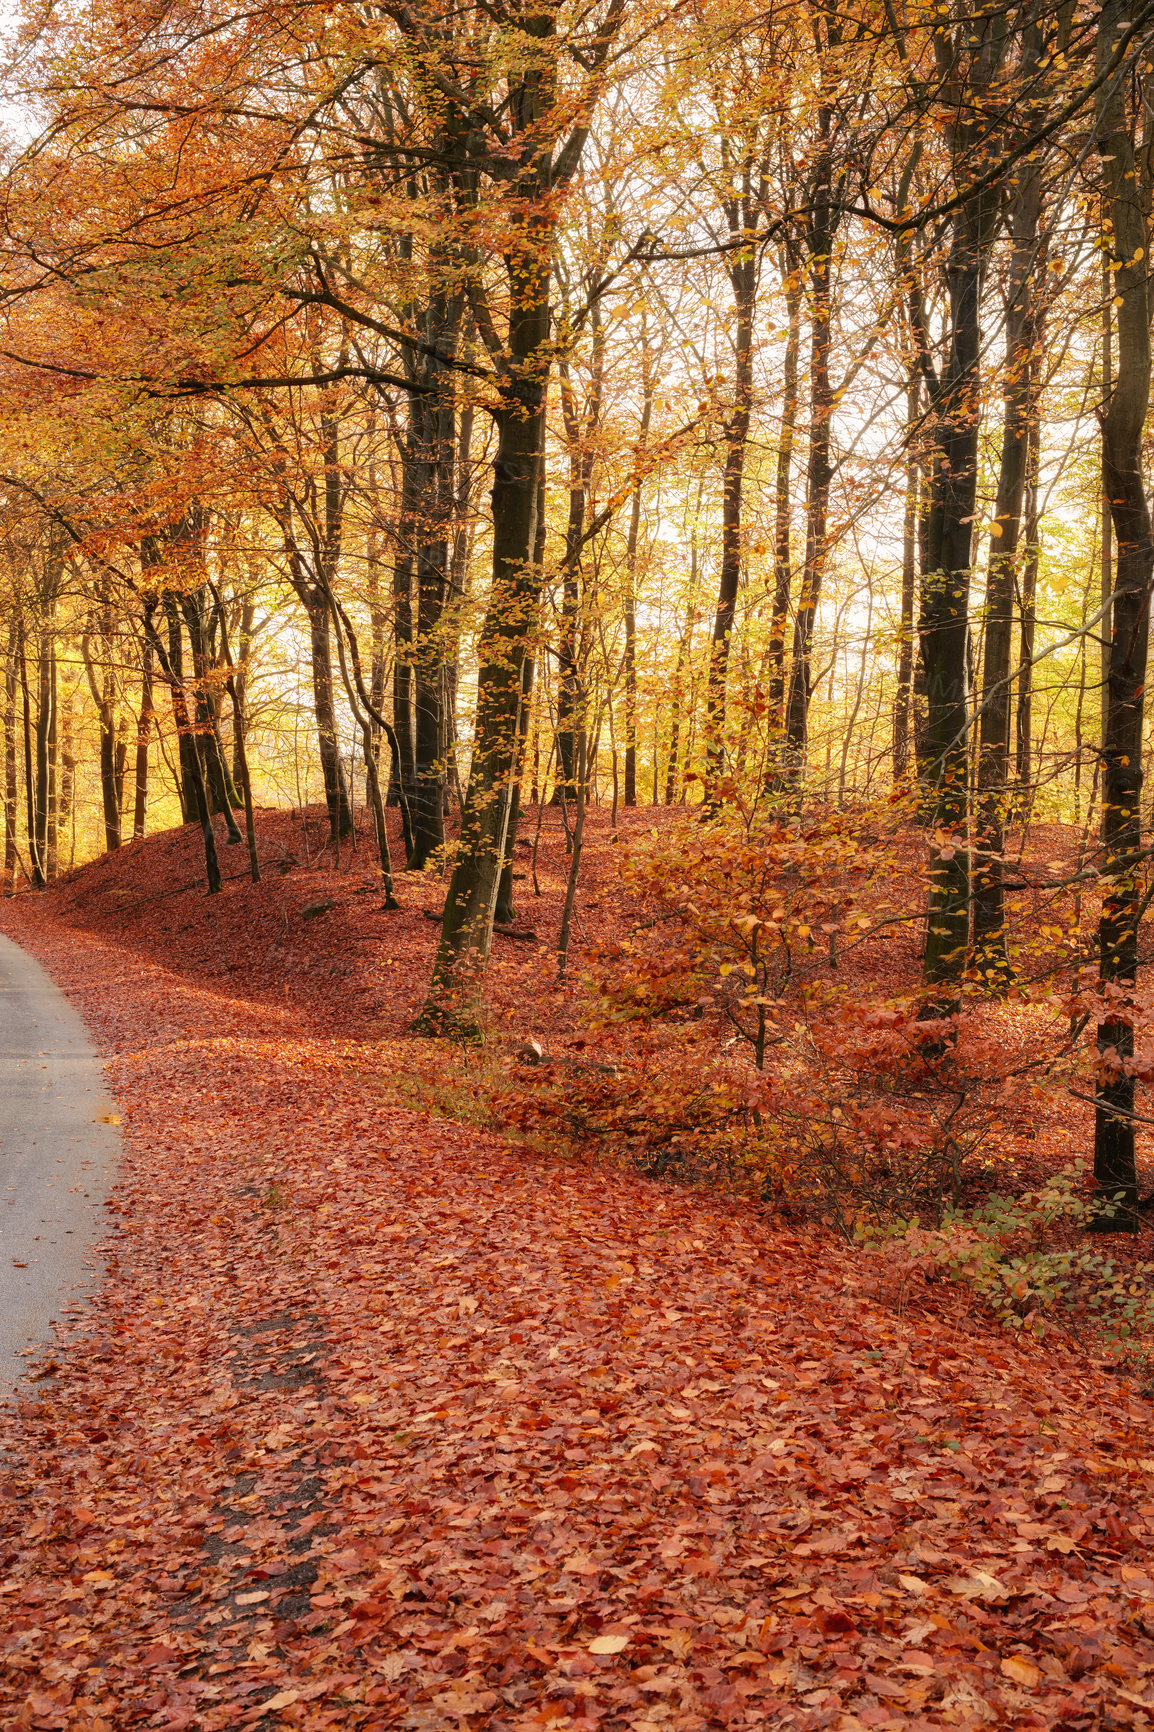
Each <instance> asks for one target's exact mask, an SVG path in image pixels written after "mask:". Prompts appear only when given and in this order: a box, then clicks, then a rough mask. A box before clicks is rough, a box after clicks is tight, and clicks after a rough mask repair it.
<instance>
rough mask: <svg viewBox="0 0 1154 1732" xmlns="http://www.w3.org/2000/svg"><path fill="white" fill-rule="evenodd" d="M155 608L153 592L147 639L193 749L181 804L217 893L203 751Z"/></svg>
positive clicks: (175, 625) (174, 636)
mask: <svg viewBox="0 0 1154 1732" xmlns="http://www.w3.org/2000/svg"><path fill="white" fill-rule="evenodd" d="M147 548H148V544H145V550H144V563H145V565H146V567H147V565H148V563H149V561H150V554H149V552H148V551H147ZM164 604H165V613H166V616H167V620H168V641H169V646H170V650H171V647H172V645H173V643H174V641H175V646H176V648H177V650H178V651H179V649H180V614H179V611H178V609H177V606H176V602H175V600H174V598H173V597H172V596H169V595H166V596H165V597H164ZM156 607H157V599H156V597H155V596H154V595H146V596H145V598H144V634H145V637H146V639H147V640H148V641H149V642H150V643H151V644H152V648H153V653H154V654H155V656H156V660H157V663H158V664H159V667H160V671H161V673H162V674H163V675H164V678H165V681H166V682H167V685H168V689H169V693H170V695H171V697H172V716H173V721H174V722H175V724H176V732H177V738H178V740H180V741H182V742H183V741H184V740H185V739H187V740H188V742H189V747H190V750H189V751H188V753H187V756H186V755H185V751H184V748H183V745H182V746H181V779H182V783H183V782H185V781H187V784H188V787H187V789H186V790H184V791H182V796H181V805H182V807H183V805H184V800H185V797H186V795H187V797H188V798H189V800H190V802H191V804H192V808H193V812H194V814H195V822H197V823H199V825H200V833H201V837H202V839H203V842H204V868H205V877H206V879H207V880H208V893H209V895H210V896H216V895H218V894H219V893H220V891H221V889H222V888H223V881H222V879H221V875H220V861H219V859H218V858H217V852H216V837H215V835H214V834H213V829H212V812H211V810H210V808H209V794H208V788H207V786H206V784H205V779H204V770H203V768H202V765H201V761H200V753H199V751H198V750H197V745H196V737H195V735H194V733H193V730H192V722H191V719H190V717H189V713H188V694H187V693H186V691H185V687H184V678H183V675H182V673H181V672H180V671H179V670H178V668H177V667H176V666H175V665H174V664H173V661H172V659H171V654H170V651H166V650H165V647H164V645H163V643H162V642H161V639H160V634H159V633H158V632H157V629H156V626H155V623H154V621H153V615H154V613H155V612H156ZM189 821H191V820H189Z"/></svg>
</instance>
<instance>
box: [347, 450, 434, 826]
mask: <svg viewBox="0 0 1154 1732" xmlns="http://www.w3.org/2000/svg"><path fill="white" fill-rule="evenodd" d="M413 433H414V429H413V428H412V427H410V430H409V435H408V438H409V441H410V442H411V441H412V439H413ZM417 487H418V475H417V453H416V451H414V450H412V449H411V446H410V445H407V446H406V448H405V450H404V452H403V453H402V459H401V510H400V522H399V523H398V526H397V547H396V552H395V555H394V558H393V731H394V733H395V734H396V736H397V743H398V746H399V749H400V760H401V768H400V776H401V785H402V787H403V789H404V791H405V793H406V795H411V793H412V787H413V776H414V773H415V770H416V756H415V748H414V744H413V570H414V565H415V559H414V549H415V547H416V541H417V533H418V524H417V515H418V498H417ZM326 617H327V616H326ZM330 680H331V674H330ZM397 797H398V796H397V791H396V790H395V789H390V790H389V801H390V803H392V802H393V801H395V800H396V799H397Z"/></svg>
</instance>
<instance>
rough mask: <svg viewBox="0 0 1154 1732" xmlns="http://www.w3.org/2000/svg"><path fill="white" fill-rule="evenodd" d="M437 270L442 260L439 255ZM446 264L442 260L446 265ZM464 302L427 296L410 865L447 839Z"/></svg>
mask: <svg viewBox="0 0 1154 1732" xmlns="http://www.w3.org/2000/svg"><path fill="white" fill-rule="evenodd" d="M433 268H434V272H435V271H436V269H437V263H436V261H434V267H433ZM442 268H443V267H442ZM462 313H463V301H462V298H461V294H460V291H459V290H453V291H452V292H451V293H450V292H447V291H446V290H445V289H444V287H443V286H438V287H436V288H435V289H434V292H433V294H432V295H431V296H430V300H429V310H428V327H427V332H426V338H427V343H426V353H425V355H424V357H423V365H422V369H421V372H422V378H423V381H424V383H425V385H426V387H427V389H426V391H425V393H424V400H423V402H422V404H421V405H420V413H421V426H422V444H423V449H422V453H421V455H422V476H423V480H424V487H423V497H422V507H421V518H422V522H421V526H420V533H419V535H418V538H417V547H416V570H417V649H416V656H415V665H414V685H413V699H414V710H415V719H414V737H413V752H414V766H415V775H414V783H413V819H412V822H413V852H412V857H411V859H410V861H409V864H410V866H412V867H413V868H414V869H417V870H419V869H420V868H422V867H423V866H425V865H427V864H428V862H429V861H430V860H431V859H432V857H433V855H434V854H435V853H436V852H437V850H438V849H439V848H441V847H443V846H444V841H445V748H446V737H445V736H446V729H445V715H446V704H445V661H446V657H445V645H444V637H443V626H442V621H443V618H444V612H445V604H446V602H447V600H448V595H449V581H450V563H451V558H452V551H451V550H452V540H451V537H452V528H453V505H454V486H453V482H454V460H455V455H456V432H457V426H456V422H457V415H456V402H455V395H454V385H453V372H452V368H453V364H454V362H455V360H456V354H457V344H458V339H459V335H460V327H461V318H462Z"/></svg>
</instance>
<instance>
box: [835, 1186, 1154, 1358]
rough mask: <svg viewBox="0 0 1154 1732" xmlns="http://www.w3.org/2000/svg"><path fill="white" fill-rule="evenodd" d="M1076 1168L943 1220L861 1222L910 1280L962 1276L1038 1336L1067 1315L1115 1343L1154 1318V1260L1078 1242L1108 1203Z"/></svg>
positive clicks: (861, 1231) (998, 1310)
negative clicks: (1092, 1195) (1084, 1187)
mask: <svg viewBox="0 0 1154 1732" xmlns="http://www.w3.org/2000/svg"><path fill="white" fill-rule="evenodd" d="M1081 1183H1082V1181H1081V1178H1080V1176H1079V1175H1078V1174H1077V1173H1075V1172H1073V1171H1067V1172H1065V1173H1060V1174H1058V1175H1057V1176H1056V1177H1054V1178H1053V1179H1051V1180H1049V1181H1048V1182H1047V1183H1046V1184H1045V1185H1043V1186H1042V1187H1041V1188H1040V1189H1039V1190H1037V1191H1033V1192H1030V1193H1028V1194H1026V1195H1024V1196H1021V1197H1002V1196H992V1197H989V1198H987V1199H986V1201H985V1202H984V1203H983V1204H982V1205H981V1206H980V1207H979V1208H977V1209H973V1210H970V1211H962V1210H956V1209H947V1210H946V1211H945V1213H944V1214H943V1216H942V1220H941V1223H940V1225H938V1226H936V1227H924V1226H922V1225H921V1223H920V1222H919V1221H917V1220H916V1219H910V1220H904V1221H903V1220H898V1221H892V1222H889V1223H887V1224H884V1225H879V1224H878V1223H877V1222H876V1221H872V1220H863V1221H861V1222H859V1223H858V1227H857V1233H856V1237H857V1239H858V1242H859V1243H860V1244H862V1245H864V1246H866V1247H868V1248H869V1249H870V1250H871V1251H873V1253H874V1254H875V1255H877V1256H879V1257H880V1258H882V1259H883V1260H884V1262H885V1263H886V1265H887V1266H888V1267H889V1268H890V1269H891V1270H892V1271H893V1272H894V1273H895V1274H897V1275H898V1276H899V1277H900V1278H901V1279H902V1280H903V1281H904V1280H906V1279H908V1278H909V1277H910V1276H911V1275H913V1274H915V1273H917V1272H919V1271H920V1272H921V1273H923V1274H925V1275H929V1276H933V1275H941V1276H943V1277H945V1278H946V1279H947V1280H950V1281H956V1282H958V1283H960V1284H961V1285H962V1286H963V1287H966V1288H968V1289H969V1291H970V1292H972V1293H973V1294H975V1295H976V1296H977V1297H978V1298H979V1299H980V1300H981V1301H982V1303H983V1304H985V1305H987V1306H988V1307H989V1309H990V1310H991V1311H992V1312H993V1313H994V1315H995V1316H996V1317H997V1318H998V1319H999V1321H1000V1322H1001V1323H1002V1324H1004V1325H1005V1327H1006V1328H1008V1329H1013V1330H1022V1329H1028V1330H1030V1331H1032V1332H1033V1333H1035V1334H1037V1335H1041V1334H1043V1333H1044V1331H1045V1329H1046V1327H1047V1326H1048V1324H1050V1323H1051V1322H1053V1321H1055V1320H1056V1319H1058V1318H1063V1319H1064V1320H1066V1321H1068V1322H1075V1323H1076V1322H1082V1323H1088V1324H1089V1325H1090V1326H1091V1327H1092V1328H1094V1329H1095V1330H1096V1331H1097V1332H1099V1333H1101V1334H1103V1335H1105V1336H1106V1338H1107V1340H1109V1341H1112V1342H1121V1341H1126V1340H1130V1339H1132V1338H1133V1337H1135V1336H1136V1335H1140V1334H1144V1333H1146V1332H1148V1331H1149V1329H1150V1327H1151V1325H1152V1324H1154V1290H1152V1286H1151V1275H1152V1274H1154V1264H1150V1263H1140V1264H1136V1265H1132V1266H1131V1267H1129V1268H1128V1269H1122V1268H1120V1267H1119V1266H1118V1264H1117V1263H1116V1262H1115V1261H1114V1259H1113V1258H1111V1257H1109V1256H1107V1255H1105V1254H1104V1253H1103V1252H1101V1251H1099V1250H1096V1249H1093V1248H1087V1247H1086V1246H1085V1244H1084V1243H1083V1244H1074V1245H1072V1244H1069V1243H1067V1242H1063V1241H1066V1240H1068V1239H1069V1237H1070V1235H1071V1233H1072V1231H1075V1230H1078V1229H1082V1230H1084V1229H1085V1228H1086V1227H1087V1226H1088V1225H1089V1224H1090V1221H1091V1220H1092V1219H1093V1218H1094V1216H1095V1215H1096V1214H1097V1213H1099V1212H1100V1205H1097V1204H1095V1203H1092V1202H1091V1200H1090V1199H1089V1198H1088V1197H1087V1196H1086V1195H1084V1194H1081V1193H1080V1191H1079V1186H1080V1185H1081Z"/></svg>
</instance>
